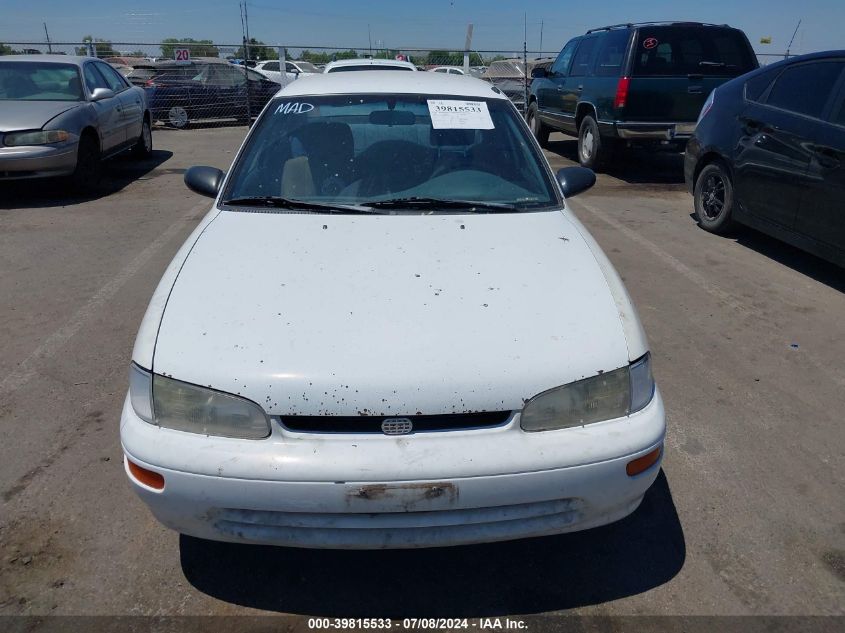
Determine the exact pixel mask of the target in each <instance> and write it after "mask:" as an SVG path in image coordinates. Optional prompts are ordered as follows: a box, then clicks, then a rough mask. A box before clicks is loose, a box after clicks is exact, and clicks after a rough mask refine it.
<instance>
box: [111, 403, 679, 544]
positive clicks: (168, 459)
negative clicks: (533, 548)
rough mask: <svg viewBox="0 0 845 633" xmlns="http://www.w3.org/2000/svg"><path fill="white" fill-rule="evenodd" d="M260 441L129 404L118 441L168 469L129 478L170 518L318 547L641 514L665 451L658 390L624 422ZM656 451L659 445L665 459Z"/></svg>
mask: <svg viewBox="0 0 845 633" xmlns="http://www.w3.org/2000/svg"><path fill="white" fill-rule="evenodd" d="M273 425H274V428H273V434H272V435H271V437H270V438H268V439H266V440H258V441H248V440H231V439H225V438H212V437H206V436H202V435H194V434H190V433H182V432H178V431H171V430H168V429H160V428H158V427H155V426H152V425H150V424H147V423H146V422H144V421H142V420H140V419H139V418H137V417H136V416H135V413H134V411H133V410H132V408H131V405H130V404H129V403H128V402H127V403H125V405H124V410H123V415H122V419H121V441H122V444H123V449H124V452H125V454H126V456H127V458H128V459H129V460H131V461H132V462H134V463H135V464H137V465H139V466H141V467H143V468H147V469H149V470H153V471H155V472H157V473H159V474H161V475H162V476H163V477H164V481H165V484H164V489H163V490H161V491H156V490H154V489H152V488H149V487H147V486H145V485H144V484H142V483H140V482H138V481H137V480H136V479H135V478H134V477H133V476H132V475H131V473H129V470H128V468H127V474H128V476H129V479H130V481H131V482H132V484H133V488H134V489H135V491H136V492H137V493H138V495H139V496H140V497H141V498H142V499H143V500H144V501H145V502H146V503H147V505H148V506H149V507H150V509H151V510H152V512H153V514H154V515H155V516H156V517H157V518H158V519H159V520H160V521H161V522H162V523H163V524H165V525H166V526H168V527H170V528H172V529H174V530H177V531H179V532H182V533H184V534H189V535H192V536H196V537H200V538H206V539H211V540H221V541H231V542H244V543H261V544H271V545H287V546H295V547H314V548H357V549H380V548H413V547H435V546H447V545H466V544H472V543H483V542H492V541H501V540H509V539H517V538H526V537H535V536H545V535H549V534H559V533H563V532H571V531H577V530H583V529H587V528H591V527H596V526H599V525H604V524H606V523H611V522H613V521H616V520H618V519H621V518H623V517H625V516H627V515H628V514H630V513H631V512H633V511H634V510H635V509H636V507H637V506H638V505H639V503H640V501H641V500H642V497H643V495H644V494H645V492H646V490H647V489H648V488H649V486H651V484H652V483H653V482H654V480H655V478H656V477H657V472H658V470H659V464H660V460H658V461H657V463H656V464H655V465H653V466H652V467H651V468H649V469H648V470H646V471H645V472H643V473H641V474H639V475H636V476H634V477H630V476H628V475H627V473H626V470H625V468H626V465H627V463H628V462H630V461H631V460H632V459H635V458H637V457H640V456H642V455H645V454H647V453H649V452H650V451H652V450H653V449H654V448H657V447H661V446H662V443H663V438H664V435H665V422H664V412H663V403H662V401H661V399H660V395H659V393H657V394H656V395H655V398H654V400H653V401H652V402H651V404H649V405H648V406H647V407H646V408H645V409H643V410H642V411H640V412H638V413H636V414H634V415H633V416H630V417H628V418H624V419H620V420H615V421H609V422H602V423H598V424H593V425H589V426H587V427H582V428H575V429H566V430H562V431H551V432H542V433H525V432H523V431H521V429H520V428H519V416H518V415H515V416H514V417H513V418H512V419H511V421H510V423H509V424H508V425H507V426H506V427H503V428H497V429H486V430H477V431H451V432H445V433H420V434H415V435H409V436H393V437H388V436H361V435H342V436H338V435H335V436H327V435H319V436H317V435H310V434H297V433H290V432H288V431H285V430H284V429H283V428H282V427H281V426H280V425H279V424H278V421H277V420H274V421H273ZM661 458H662V455H661Z"/></svg>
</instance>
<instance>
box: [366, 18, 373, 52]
mask: <svg viewBox="0 0 845 633" xmlns="http://www.w3.org/2000/svg"><path fill="white" fill-rule="evenodd" d="M367 40H369V42H370V57H372V56H373V34H372V33H371V32H370V25H369V24H368V25H367Z"/></svg>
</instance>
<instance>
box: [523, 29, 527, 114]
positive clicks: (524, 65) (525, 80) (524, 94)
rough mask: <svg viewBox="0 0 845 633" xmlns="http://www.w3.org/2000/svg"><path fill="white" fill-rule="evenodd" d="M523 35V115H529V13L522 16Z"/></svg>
mask: <svg viewBox="0 0 845 633" xmlns="http://www.w3.org/2000/svg"><path fill="white" fill-rule="evenodd" d="M522 22H523V34H522V85H523V99H524V101H523V102H522V107H523V110H524V112H523V114H527V113H528V13H523V14H522Z"/></svg>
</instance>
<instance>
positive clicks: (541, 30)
mask: <svg viewBox="0 0 845 633" xmlns="http://www.w3.org/2000/svg"><path fill="white" fill-rule="evenodd" d="M542 52H543V20H540V53H542Z"/></svg>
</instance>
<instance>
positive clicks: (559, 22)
mask: <svg viewBox="0 0 845 633" xmlns="http://www.w3.org/2000/svg"><path fill="white" fill-rule="evenodd" d="M238 5H239V2H238V0H167V1H163V0H143V1H137V0H87V1H86V2H84V3H77V2H72V1H71V0H0V42H35V43H41V42H44V41H45V36H44V26H43V22H46V23H47V27H48V29H49V32H50V38H51V39H52V40H53V41H56V42H58V41H65V42H71V41H79V40H80V39H81V38H82V37H83V36H85V35H88V34H91V35H93V36H94V37H97V38H103V39H107V40H111V41H112V42H131V43H135V42H150V43H157V42H159V41H160V40H161V39H163V38H166V37H179V38H181V37H191V38H194V39H211V40H214V42H215V43H218V44H235V45H236V44H238V43H239V42H240V40H241V19H240V9H239V6H238ZM248 11H249V29H250V36H252V37H255V38H257V39H259V40H262V41H264V42H266V43H268V44H275V45H279V44H281V45H285V46H288V47H291V48H301V47H316V46H331V47H338V48H366V47H368V46H369V43H370V38H371V39H372V44H373V46H376V47H379V46H381V47H385V48H394V49H405V50H412V49H416V48H447V49H456V50H461V49H463V46H464V40H465V37H466V28H467V24H468V23H472V24H473V25H474V33H473V42H472V48H473V49H475V50H490V51H506V50H521V49H522V42H523V39H524V31H525V26H524V23H525V21H527V45H528V49H529V50H532V51H537V50H543V51H549V52H553V51H557V50H560V48H561V47H562V46H563V45H564V44H565V43H566V41H567V40H568V39H569V38H571V37H573V36H575V35H578V34H581V33H583V32H584V31H586V30H587V29H589V28H595V27H600V26H605V25H608V24H617V23H622V22H645V21H651V20H681V21H687V20H688V21H698V22H713V23H718V24H724V23H727V24H730V25H731V26H735V27H738V28H741V29H742V30H743V31H745V33H746V34H747V35H748V38H749V40H750V41H751V43H752V45H753V46H754V48H755V50H756V51H757V52H758V53H783V52H784V51H785V50H786V47H787V44H788V43H789V39H790V37H791V36H792V33H793V31H794V30H795V27H796V24H797V23H798V20H799V19H800V20H801V27H800V29H799V30H798V33H797V35H796V37H795V42H794V43H793V45H792V52H793V53H809V52H813V51H819V50H829V49H835V48H839V49H845V32H843V25H845V0H790V1H788V2H787V1H784V0H709V1H708V2H702V1H701V0H695V1H693V0H674V1H668V0H649V1H648V2H638V1H637V0H602V1H601V2H597V3H584V2H574V1H572V0H569V1H567V0H530V1H521V0H509V1H507V2H494V1H493V0H486V1H479V0H426V1H420V0H416V1H413V0H412V1H405V2H403V1H402V0H389V1H388V0H368V1H366V2H362V1H360V0H359V1H355V0H309V1H307V2H303V0H298V1H296V2H290V1H289V2H281V1H279V0H255V2H251V1H249V2H248ZM524 16H525V17H524ZM368 28H369V35H368ZM541 31H542V49H541V48H540V45H541ZM764 36H770V37H771V38H772V43H771V44H761V43H760V38H761V37H764ZM116 48H120V49H122V47H116Z"/></svg>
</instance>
